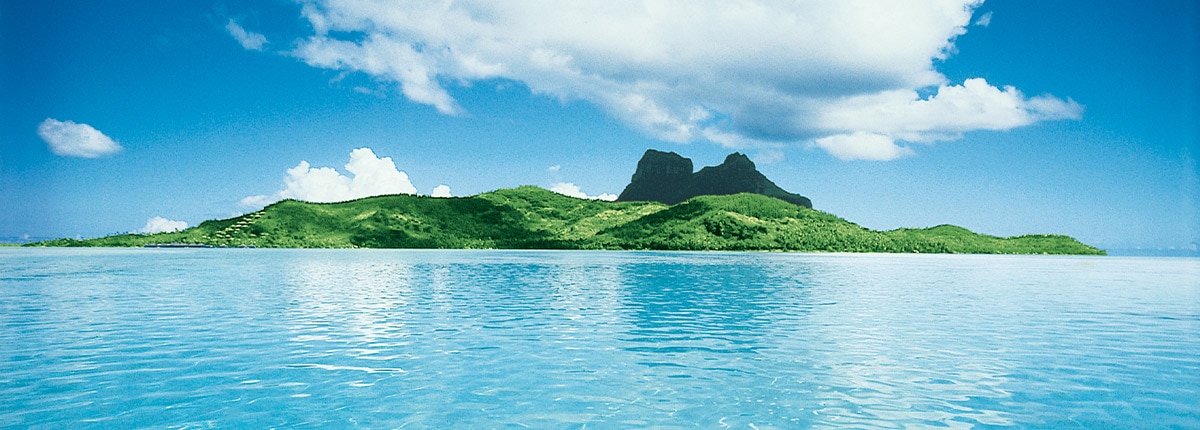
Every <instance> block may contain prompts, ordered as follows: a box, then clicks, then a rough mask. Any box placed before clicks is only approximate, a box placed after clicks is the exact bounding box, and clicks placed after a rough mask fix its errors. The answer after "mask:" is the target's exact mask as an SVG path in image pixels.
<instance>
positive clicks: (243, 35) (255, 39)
mask: <svg viewBox="0 0 1200 430" xmlns="http://www.w3.org/2000/svg"><path fill="white" fill-rule="evenodd" d="M225 30H228V31H229V35H230V36H233V38H234V39H235V40H237V41H238V43H240V44H241V45H242V47H243V48H246V49H249V50H253V51H262V50H263V47H264V46H266V44H267V43H268V42H267V36H263V35H261V34H258V33H254V32H250V31H246V29H244V28H242V26H241V25H238V23H237V21H234V20H233V19H230V20H229V23H228V24H225Z"/></svg>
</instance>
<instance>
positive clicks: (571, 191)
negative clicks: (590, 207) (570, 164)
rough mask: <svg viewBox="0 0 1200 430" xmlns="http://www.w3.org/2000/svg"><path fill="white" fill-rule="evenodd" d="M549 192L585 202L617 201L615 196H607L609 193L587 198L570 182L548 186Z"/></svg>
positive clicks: (585, 194) (587, 196)
mask: <svg viewBox="0 0 1200 430" xmlns="http://www.w3.org/2000/svg"><path fill="white" fill-rule="evenodd" d="M550 191H553V192H556V193H559V194H562V195H564V196H571V197H575V198H579V199H587V200H604V201H609V202H611V201H613V200H616V199H617V196H616V195H615V194H609V193H601V194H600V195H598V196H589V195H587V193H585V192H583V190H581V189H579V186H578V185H575V184H573V183H570V182H558V183H555V184H554V185H552V186H550Z"/></svg>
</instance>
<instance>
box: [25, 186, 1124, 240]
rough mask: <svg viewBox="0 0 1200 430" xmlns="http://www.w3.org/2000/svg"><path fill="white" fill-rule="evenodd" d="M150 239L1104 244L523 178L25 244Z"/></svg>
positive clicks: (762, 200) (749, 198)
mask: <svg viewBox="0 0 1200 430" xmlns="http://www.w3.org/2000/svg"><path fill="white" fill-rule="evenodd" d="M154 244H192V245H201V246H214V247H221V246H228V247H238V246H254V247H259V248H448V249H598V250H599V249H606V250H714V251H715V250H721V251H805V252H899V253H974V254H1076V255H1104V254H1105V251H1103V250H1100V249H1097V248H1094V247H1091V246H1088V245H1085V244H1083V243H1080V242H1079V241H1077V240H1075V239H1073V238H1070V237H1068V236H1062V235H1024V236H1016V237H1008V238H1001V237H995V236H988V235H982V234H977V233H973V232H971V231H970V230H967V229H965V228H962V227H957V226H952V225H940V226H936V227H931V228H920V229H909V228H902V229H897V230H890V231H875V230H870V229H867V228H864V227H861V226H859V225H857V224H854V223H852V222H849V221H846V220H844V219H841V218H838V217H837V216H834V215H832V214H829V213H825V212H821V211H818V210H813V209H809V208H806V207H803V206H798V205H796V204H792V203H788V202H786V201H783V200H780V199H777V198H773V197H767V196H764V195H760V194H752V193H740V194H730V195H706V196H698V197H693V198H690V199H688V200H686V201H683V202H681V203H677V204H674V205H668V204H664V203H659V202H653V201H649V202H647V201H618V202H607V201H599V200H584V199H578V198H574V197H568V196H564V195H561V194H557V193H554V192H551V191H548V190H545V189H543V188H539V187H533V186H523V187H519V188H511V189H500V190H496V191H492V192H487V193H483V194H478V195H475V196H470V197H453V198H436V197H427V196H413V195H386V196H376V197H368V198H363V199H359V200H353V201H348V202H341V203H308V202H302V201H297V200H284V201H280V202H277V203H274V204H272V205H270V206H267V207H266V208H263V209H262V210H260V211H257V212H253V213H249V214H245V215H241V216H238V217H234V218H229V219H222V220H210V221H205V222H203V223H201V224H200V225H198V226H195V227H192V228H189V229H186V230H182V231H177V232H170V233H157V234H120V235H113V236H107V237H101V238H94V239H84V240H77V239H54V240H48V241H43V242H36V243H31V244H27V245H26V246H107V247H133V246H146V245H154Z"/></svg>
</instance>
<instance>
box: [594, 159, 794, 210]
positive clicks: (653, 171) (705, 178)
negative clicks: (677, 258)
mask: <svg viewBox="0 0 1200 430" xmlns="http://www.w3.org/2000/svg"><path fill="white" fill-rule="evenodd" d="M737 193H755V194H762V195H765V196H768V197H775V198H778V199H781V200H784V201H786V202H789V203H792V204H795V205H797V206H804V207H806V208H811V207H812V202H811V201H810V200H809V199H808V198H807V197H804V196H801V195H798V194H793V193H789V192H787V191H784V190H783V189H782V188H779V186H777V185H775V183H774V182H771V180H770V179H767V177H766V176H763V174H762V173H760V172H759V171H758V169H757V168H756V167H755V166H754V162H753V161H750V157H747V156H746V155H745V154H742V153H738V152H735V153H732V154H729V156H727V157H725V161H724V162H723V163H721V164H720V165H717V166H708V167H705V168H703V169H700V171H699V172H695V173H692V160H690V159H688V158H685V157H683V156H681V155H679V154H676V153H674V152H661V151H655V150H653V149H651V150H647V151H646V153H645V154H644V155H642V159H641V160H640V161H638V166H637V170H636V171H635V172H634V173H633V178H632V179H631V180H630V182H629V185H628V186H626V187H625V190H624V191H622V192H621V195H620V196H618V197H617V201H656V202H662V203H666V204H676V203H679V202H682V201H684V200H687V199H690V198H692V197H696V196H706V195H727V194H737Z"/></svg>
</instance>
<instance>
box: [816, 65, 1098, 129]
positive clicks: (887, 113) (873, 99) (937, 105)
mask: <svg viewBox="0 0 1200 430" xmlns="http://www.w3.org/2000/svg"><path fill="white" fill-rule="evenodd" d="M1082 114H1083V107H1082V106H1080V105H1079V104H1078V103H1075V101H1073V100H1069V99H1068V100H1066V101H1063V100H1060V99H1057V98H1054V97H1051V96H1039V97H1033V98H1026V97H1025V96H1024V95H1022V94H1021V92H1020V91H1018V90H1017V89H1016V88H1013V87H1011V86H1008V87H1004V89H1000V88H996V87H993V86H991V85H989V84H988V83H987V81H985V80H984V79H982V78H974V79H967V80H966V81H965V82H963V84H962V85H943V86H941V87H939V88H938V90H937V94H935V95H933V96H931V97H929V98H925V99H922V98H920V97H919V96H918V94H917V92H916V91H915V90H897V91H888V92H883V93H877V94H870V95H863V96H856V97H848V98H845V99H842V100H840V101H838V102H835V103H831V104H829V105H828V106H827V108H826V109H825V111H824V112H823V113H822V114H821V115H820V116H819V117H818V120H817V121H818V123H819V124H820V125H821V127H822V128H824V129H826V130H829V131H833V132H838V133H847V132H849V133H854V132H868V133H874V134H880V135H886V136H888V137H892V138H895V139H901V140H907V141H914V142H932V141H938V140H953V139H958V138H959V137H961V135H962V133H964V132H967V131H971V130H1008V129H1011V128H1015V127H1021V126H1025V125H1029V124H1032V123H1034V122H1037V121H1042V120H1050V119H1078V118H1079V117H1080V116H1081V115H1082Z"/></svg>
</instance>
